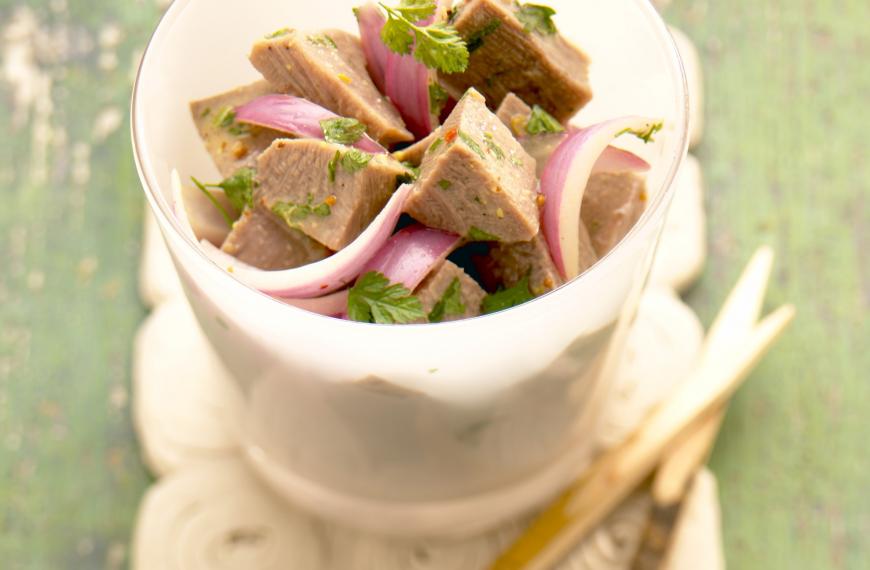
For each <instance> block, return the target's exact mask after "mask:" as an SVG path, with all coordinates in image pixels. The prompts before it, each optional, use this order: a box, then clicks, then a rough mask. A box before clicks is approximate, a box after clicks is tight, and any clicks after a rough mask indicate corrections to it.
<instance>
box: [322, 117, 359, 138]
mask: <svg viewBox="0 0 870 570" xmlns="http://www.w3.org/2000/svg"><path fill="white" fill-rule="evenodd" d="M320 128H321V129H323V138H324V139H325V140H326V142H331V143H335V144H354V143H355V142H357V141H359V140H360V139H361V138H362V137H363V135H364V134H365V133H366V126H365V125H364V124H362V123H360V122H359V121H357V120H356V119H348V118H346V117H336V118H335V119H324V120H323V121H320Z"/></svg>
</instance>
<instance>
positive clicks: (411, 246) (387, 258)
mask: <svg viewBox="0 0 870 570" xmlns="http://www.w3.org/2000/svg"><path fill="white" fill-rule="evenodd" d="M460 241H461V238H460V237H459V236H457V235H454V234H449V233H446V232H442V231H441V230H435V229H432V228H427V227H425V226H422V225H420V224H414V225H413V226H408V227H407V228H404V229H402V230H400V231H399V232H397V233H396V234H395V235H394V236H393V237H391V238H390V239H389V240H388V241H387V243H385V244H384V246H383V247H382V248H381V249H380V251H378V252H377V253H376V254H375V256H374V257H373V258H372V259H371V260H370V261H369V262H368V263H367V264H366V266H365V268H364V269H363V270H362V271H360V274H361V275H364V274H366V273H368V272H369V271H377V272H378V273H382V274H383V275H384V276H385V277H387V279H389V280H390V282H391V283H401V284H402V285H404V286H405V287H407V288H408V290H410V291H413V290H415V289H416V288H417V286H418V285H420V283H421V282H422V281H423V280H424V279H425V278H426V276H427V275H429V273H430V272H431V271H432V269H433V268H434V267H435V266H436V265H438V264H439V263H441V262H442V261H444V260H445V259H447V256H448V255H450V253H451V252H452V251H453V250H454V249H456V247H457V246H458V245H459V242H460Z"/></svg>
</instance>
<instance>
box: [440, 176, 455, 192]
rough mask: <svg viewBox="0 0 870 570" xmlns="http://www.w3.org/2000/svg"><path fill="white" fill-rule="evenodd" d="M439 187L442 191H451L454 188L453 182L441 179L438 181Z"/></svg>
mask: <svg viewBox="0 0 870 570" xmlns="http://www.w3.org/2000/svg"><path fill="white" fill-rule="evenodd" d="M438 186H440V187H441V189H442V190H450V188H452V187H453V182H450V181H449V180H447V179H441V180H439V181H438Z"/></svg>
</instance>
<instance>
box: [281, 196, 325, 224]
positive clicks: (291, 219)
mask: <svg viewBox="0 0 870 570" xmlns="http://www.w3.org/2000/svg"><path fill="white" fill-rule="evenodd" d="M271 210H272V213H273V214H275V215H276V216H278V217H280V218H281V219H282V220H284V222H285V223H286V224H287V225H288V226H289V227H291V228H295V229H298V228H299V224H300V223H301V222H302V221H304V220H305V219H307V218H308V217H309V216H311V215H315V216H318V217H321V218H325V217H327V216H329V215H330V214H332V208H331V207H330V205H329V203H328V202H326V201H324V202H321V203H320V204H315V203H314V194H309V195H308V199H307V200H306V201H305V203H303V204H294V203H293V202H275V203H274V204H273V205H272V208H271Z"/></svg>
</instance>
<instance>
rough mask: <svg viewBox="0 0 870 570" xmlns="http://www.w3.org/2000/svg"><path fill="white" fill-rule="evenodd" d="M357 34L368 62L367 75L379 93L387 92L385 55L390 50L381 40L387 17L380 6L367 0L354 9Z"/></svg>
mask: <svg viewBox="0 0 870 570" xmlns="http://www.w3.org/2000/svg"><path fill="white" fill-rule="evenodd" d="M356 20H357V23H358V24H359V36H360V40H362V47H363V52H364V53H365V56H366V62H367V63H368V70H369V75H370V76H371V78H372V81H374V82H375V85H376V86H377V87H378V90H379V91H380V92H381V93H386V92H387V83H386V77H387V57H388V56H389V54H390V50H389V49H388V48H387V46H386V45H384V42H383V40H381V29H382V28H383V27H384V24H385V23H386V21H387V19H386V18H385V17H384V15H383V14H382V13H381V10H380V8H378V7H377V6H375V5H374V4H373V3H371V2H369V3H368V4H365V5H363V6H360V7H359V8H357V9H356Z"/></svg>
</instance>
